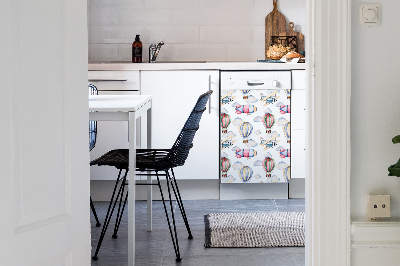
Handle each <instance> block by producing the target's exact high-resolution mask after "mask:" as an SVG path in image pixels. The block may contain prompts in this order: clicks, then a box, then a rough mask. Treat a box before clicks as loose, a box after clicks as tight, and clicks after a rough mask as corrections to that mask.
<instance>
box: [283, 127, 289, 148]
mask: <svg viewBox="0 0 400 266" xmlns="http://www.w3.org/2000/svg"><path fill="white" fill-rule="evenodd" d="M283 133H285V136H286V138H287V143H290V122H287V123H286V124H285V125H284V126H283Z"/></svg>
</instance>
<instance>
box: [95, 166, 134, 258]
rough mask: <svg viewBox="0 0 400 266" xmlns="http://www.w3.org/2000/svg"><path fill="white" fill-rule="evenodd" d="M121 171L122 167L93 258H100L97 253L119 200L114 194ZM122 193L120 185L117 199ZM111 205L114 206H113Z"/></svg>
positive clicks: (124, 178)
mask: <svg viewBox="0 0 400 266" xmlns="http://www.w3.org/2000/svg"><path fill="white" fill-rule="evenodd" d="M121 172H122V169H120V170H119V174H118V178H117V181H116V182H115V186H114V190H113V193H112V196H111V200H110V204H109V205H108V210H107V215H106V219H105V221H104V224H103V228H102V230H101V234H100V239H99V242H97V248H96V252H95V253H94V256H93V257H92V259H93V260H97V259H98V257H97V255H98V253H99V250H100V247H101V244H102V242H103V239H104V235H105V234H106V231H107V228H108V225H109V223H110V220H111V216H112V214H113V212H114V209H115V205H116V204H117V201H115V202H114V196H115V191H116V189H117V186H118V183H119V181H120V177H121ZM127 174H128V170H126V171H125V175H124V177H123V179H122V180H123V182H124V181H125V180H126V176H127ZM120 193H121V187H120V188H119V190H118V193H117V196H116V199H118V198H119V195H120ZM113 202H114V204H113ZM111 207H112V208H111Z"/></svg>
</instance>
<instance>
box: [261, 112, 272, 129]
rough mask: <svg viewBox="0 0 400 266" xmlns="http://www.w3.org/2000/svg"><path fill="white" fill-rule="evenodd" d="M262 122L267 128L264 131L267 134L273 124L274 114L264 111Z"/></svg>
mask: <svg viewBox="0 0 400 266" xmlns="http://www.w3.org/2000/svg"><path fill="white" fill-rule="evenodd" d="M262 121H263V124H264V126H265V128H266V129H267V130H266V132H267V134H270V133H271V128H272V127H273V125H274V124H275V116H274V115H273V114H271V113H266V114H265V115H264V117H263V118H262Z"/></svg>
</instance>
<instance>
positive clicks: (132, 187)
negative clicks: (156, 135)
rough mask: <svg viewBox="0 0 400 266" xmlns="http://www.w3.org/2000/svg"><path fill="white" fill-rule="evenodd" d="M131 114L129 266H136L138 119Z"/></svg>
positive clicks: (133, 113)
mask: <svg viewBox="0 0 400 266" xmlns="http://www.w3.org/2000/svg"><path fill="white" fill-rule="evenodd" d="M135 117H136V116H135V112H129V121H128V123H129V169H130V171H129V187H128V189H129V194H128V195H129V196H128V266H134V265H135V197H136V188H135V183H136V180H135V169H136V136H135V134H136V119H135Z"/></svg>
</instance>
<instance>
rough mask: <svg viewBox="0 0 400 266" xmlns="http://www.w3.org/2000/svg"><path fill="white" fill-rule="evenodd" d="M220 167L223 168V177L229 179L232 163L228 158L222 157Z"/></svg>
mask: <svg viewBox="0 0 400 266" xmlns="http://www.w3.org/2000/svg"><path fill="white" fill-rule="evenodd" d="M220 167H221V172H222V177H227V176H228V175H227V172H228V170H229V168H231V161H230V160H229V159H228V158H226V157H222V158H221V162H220Z"/></svg>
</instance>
